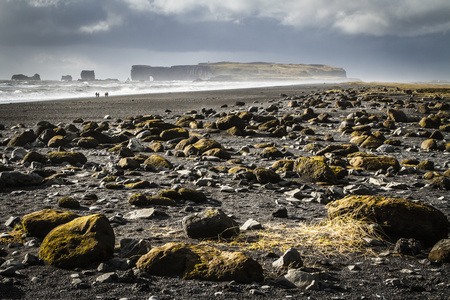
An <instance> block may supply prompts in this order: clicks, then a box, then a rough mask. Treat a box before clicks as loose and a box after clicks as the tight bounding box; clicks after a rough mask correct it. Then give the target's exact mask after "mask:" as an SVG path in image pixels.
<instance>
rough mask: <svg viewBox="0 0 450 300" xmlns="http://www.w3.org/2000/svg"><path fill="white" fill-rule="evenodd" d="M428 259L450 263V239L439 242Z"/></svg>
mask: <svg viewBox="0 0 450 300" xmlns="http://www.w3.org/2000/svg"><path fill="white" fill-rule="evenodd" d="M428 259H429V260H431V261H436V262H440V263H449V262H450V239H442V240H440V241H439V242H437V243H436V244H435V245H434V246H433V248H432V249H431V251H430V254H429V255H428Z"/></svg>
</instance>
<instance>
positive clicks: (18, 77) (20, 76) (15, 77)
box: [11, 74, 41, 80]
mask: <svg viewBox="0 0 450 300" xmlns="http://www.w3.org/2000/svg"><path fill="white" fill-rule="evenodd" d="M11 80H41V76H40V75H39V74H34V75H33V76H31V77H28V76H26V75H23V74H15V75H13V76H12V77H11Z"/></svg>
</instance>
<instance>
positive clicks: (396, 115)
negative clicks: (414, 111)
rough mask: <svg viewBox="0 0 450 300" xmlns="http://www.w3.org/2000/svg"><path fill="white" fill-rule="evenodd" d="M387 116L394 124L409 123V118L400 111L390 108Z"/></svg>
mask: <svg viewBox="0 0 450 300" xmlns="http://www.w3.org/2000/svg"><path fill="white" fill-rule="evenodd" d="M387 116H388V119H389V120H392V121H394V122H408V117H407V116H406V114H405V113H404V112H403V111H402V110H400V109H392V108H388V110H387Z"/></svg>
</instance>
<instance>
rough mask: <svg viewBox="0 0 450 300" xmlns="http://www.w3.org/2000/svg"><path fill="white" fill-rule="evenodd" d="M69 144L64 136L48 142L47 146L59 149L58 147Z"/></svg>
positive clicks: (53, 138) (57, 136) (56, 136)
mask: <svg viewBox="0 0 450 300" xmlns="http://www.w3.org/2000/svg"><path fill="white" fill-rule="evenodd" d="M68 143H69V141H68V140H67V139H66V138H65V137H64V136H62V135H55V136H54V137H52V138H51V139H50V140H49V141H48V143H47V146H48V147H53V148H57V147H61V146H65V145H67V144H68Z"/></svg>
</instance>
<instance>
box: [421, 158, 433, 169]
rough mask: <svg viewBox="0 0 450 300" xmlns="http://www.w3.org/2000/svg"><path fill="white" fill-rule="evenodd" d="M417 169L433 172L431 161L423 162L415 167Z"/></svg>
mask: <svg viewBox="0 0 450 300" xmlns="http://www.w3.org/2000/svg"><path fill="white" fill-rule="evenodd" d="M417 169H419V170H427V171H433V170H434V162H433V161H431V160H424V161H422V162H420V163H419V164H418V165H417Z"/></svg>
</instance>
